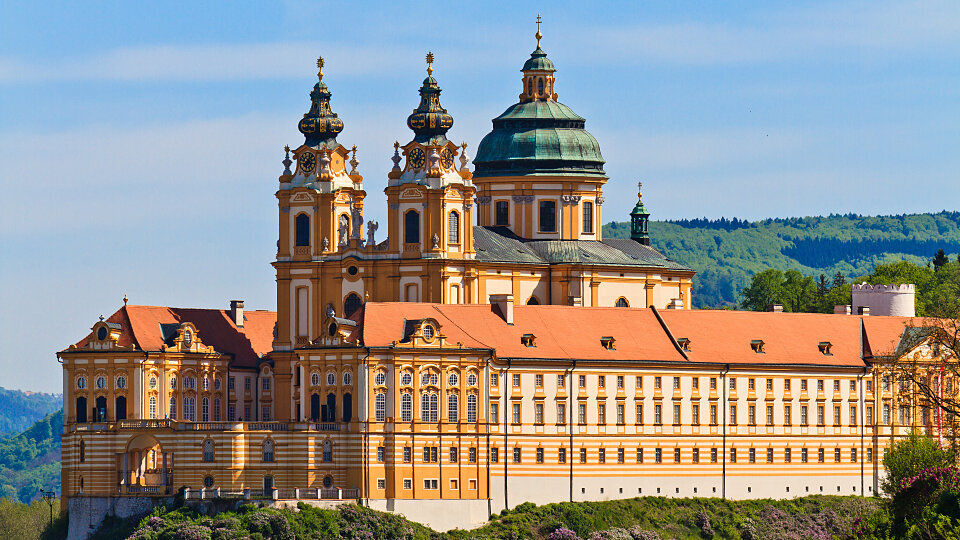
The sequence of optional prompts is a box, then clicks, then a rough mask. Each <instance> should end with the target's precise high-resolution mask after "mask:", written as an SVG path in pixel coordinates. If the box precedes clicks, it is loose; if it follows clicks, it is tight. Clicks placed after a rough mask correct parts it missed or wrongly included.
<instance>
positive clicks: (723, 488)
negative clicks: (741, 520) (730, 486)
mask: <svg viewBox="0 0 960 540" xmlns="http://www.w3.org/2000/svg"><path fill="white" fill-rule="evenodd" d="M729 371H730V364H727V365H726V367H724V368H723V371H721V372H720V403H722V405H721V407H722V408H723V411H722V412H723V448H722V451H723V474H722V476H721V477H720V498H722V499H726V498H727V392H728V390H727V373H728V372H729Z"/></svg>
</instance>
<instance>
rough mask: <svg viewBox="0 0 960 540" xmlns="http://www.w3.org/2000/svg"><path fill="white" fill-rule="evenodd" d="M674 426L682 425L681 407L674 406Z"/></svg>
mask: <svg viewBox="0 0 960 540" xmlns="http://www.w3.org/2000/svg"><path fill="white" fill-rule="evenodd" d="M673 424H674V425H675V426H679V425H680V405H674V406H673Z"/></svg>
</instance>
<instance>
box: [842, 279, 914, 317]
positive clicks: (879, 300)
mask: <svg viewBox="0 0 960 540" xmlns="http://www.w3.org/2000/svg"><path fill="white" fill-rule="evenodd" d="M852 297H853V298H852V300H853V313H855V314H864V311H866V310H864V309H863V308H867V310H868V311H867V313H869V314H870V315H892V316H896V317H913V316H914V315H916V286H915V285H914V284H913V283H901V284H899V285H896V284H894V285H870V284H869V283H859V284H858V283H854V284H853V289H852Z"/></svg>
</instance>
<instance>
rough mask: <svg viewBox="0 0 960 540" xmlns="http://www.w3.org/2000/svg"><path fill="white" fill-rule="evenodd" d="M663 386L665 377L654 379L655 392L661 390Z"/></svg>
mask: <svg viewBox="0 0 960 540" xmlns="http://www.w3.org/2000/svg"><path fill="white" fill-rule="evenodd" d="M662 385H663V377H654V378H653V388H654V390H659V389H660V387H661V386H662Z"/></svg>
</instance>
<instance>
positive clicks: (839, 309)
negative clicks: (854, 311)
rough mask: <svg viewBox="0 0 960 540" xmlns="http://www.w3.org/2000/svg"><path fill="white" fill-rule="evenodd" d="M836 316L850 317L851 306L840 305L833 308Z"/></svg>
mask: <svg viewBox="0 0 960 540" xmlns="http://www.w3.org/2000/svg"><path fill="white" fill-rule="evenodd" d="M833 314H834V315H849V314H850V305H849V304H838V305H836V306H833Z"/></svg>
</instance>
